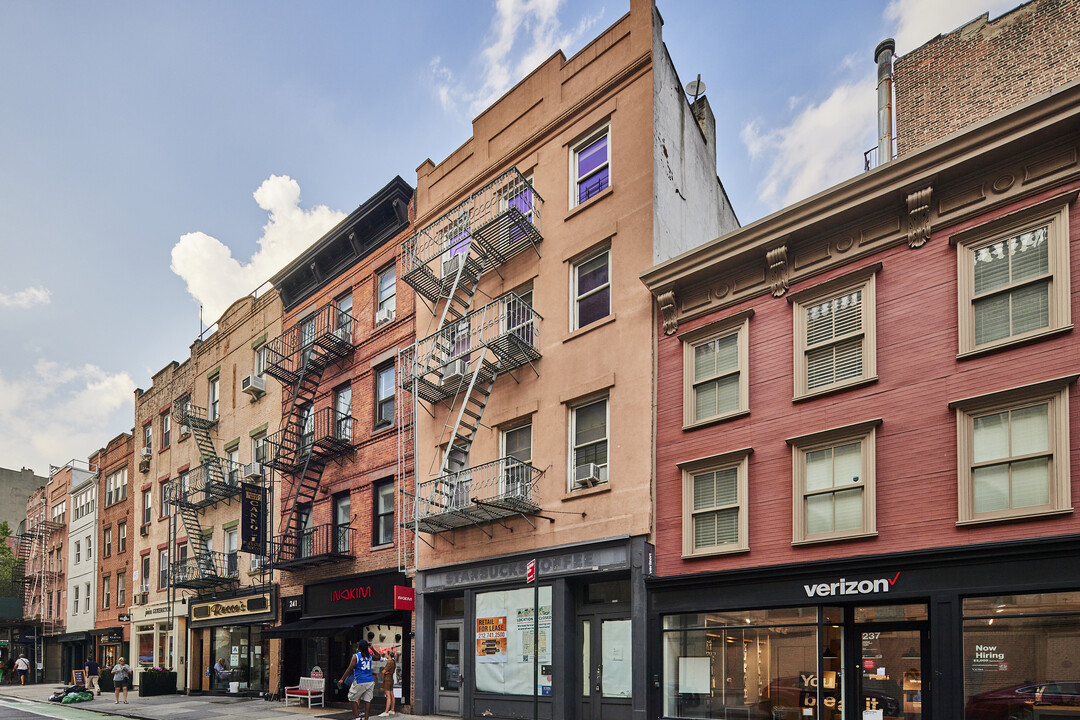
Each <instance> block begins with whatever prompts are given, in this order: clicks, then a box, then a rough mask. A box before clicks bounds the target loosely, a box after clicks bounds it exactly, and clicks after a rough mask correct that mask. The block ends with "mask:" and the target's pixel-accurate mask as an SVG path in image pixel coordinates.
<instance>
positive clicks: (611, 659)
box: [578, 612, 634, 720]
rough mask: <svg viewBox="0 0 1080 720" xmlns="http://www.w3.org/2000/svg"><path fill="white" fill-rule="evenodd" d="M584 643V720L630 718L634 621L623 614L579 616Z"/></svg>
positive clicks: (581, 690) (581, 638) (582, 674)
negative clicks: (631, 624)
mask: <svg viewBox="0 0 1080 720" xmlns="http://www.w3.org/2000/svg"><path fill="white" fill-rule="evenodd" d="M578 638H580V642H581V686H580V690H579V692H580V693H581V712H580V714H579V716H580V717H581V718H582V720H601V719H602V720H619V719H621V718H629V717H630V702H631V695H632V693H633V687H632V681H633V676H632V674H631V658H632V657H633V654H634V647H633V643H632V642H631V640H632V638H631V634H630V618H629V617H628V616H627V615H626V614H625V613H622V612H619V613H614V614H613V613H600V612H596V613H591V614H587V615H586V614H581V613H579V614H578Z"/></svg>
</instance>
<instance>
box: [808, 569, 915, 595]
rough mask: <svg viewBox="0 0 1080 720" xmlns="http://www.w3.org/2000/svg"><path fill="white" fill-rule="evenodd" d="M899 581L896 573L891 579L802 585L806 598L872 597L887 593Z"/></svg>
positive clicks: (845, 580)
mask: <svg viewBox="0 0 1080 720" xmlns="http://www.w3.org/2000/svg"><path fill="white" fill-rule="evenodd" d="M899 579H900V573H899V572H897V573H896V575H894V576H893V577H891V578H887V577H883V578H874V579H870V580H848V579H847V578H840V579H839V580H837V581H836V582H829V583H815V584H811V585H803V590H805V591H806V597H811V598H812V597H836V596H839V595H872V594H874V593H887V592H889V588H891V587H892V586H893V585H895V584H896V581H897V580H899Z"/></svg>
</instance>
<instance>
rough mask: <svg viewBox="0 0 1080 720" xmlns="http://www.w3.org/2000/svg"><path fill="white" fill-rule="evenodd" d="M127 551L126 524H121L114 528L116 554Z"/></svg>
mask: <svg viewBox="0 0 1080 720" xmlns="http://www.w3.org/2000/svg"><path fill="white" fill-rule="evenodd" d="M126 550H127V523H126V522H122V523H120V524H119V525H117V526H116V552H124V551H126Z"/></svg>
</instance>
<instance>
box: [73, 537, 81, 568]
mask: <svg viewBox="0 0 1080 720" xmlns="http://www.w3.org/2000/svg"><path fill="white" fill-rule="evenodd" d="M81 562H82V541H81V540H76V541H75V564H76V565H77V564H79V563H81Z"/></svg>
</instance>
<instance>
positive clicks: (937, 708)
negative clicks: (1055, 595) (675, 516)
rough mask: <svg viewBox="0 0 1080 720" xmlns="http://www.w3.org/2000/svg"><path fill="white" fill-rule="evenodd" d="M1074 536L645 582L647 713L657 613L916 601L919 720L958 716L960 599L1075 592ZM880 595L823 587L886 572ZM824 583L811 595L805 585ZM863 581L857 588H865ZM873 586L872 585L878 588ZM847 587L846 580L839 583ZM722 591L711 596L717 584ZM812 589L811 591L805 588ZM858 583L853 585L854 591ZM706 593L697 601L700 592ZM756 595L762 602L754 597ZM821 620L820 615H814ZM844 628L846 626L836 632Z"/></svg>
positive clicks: (658, 654)
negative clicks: (922, 687) (923, 635)
mask: <svg viewBox="0 0 1080 720" xmlns="http://www.w3.org/2000/svg"><path fill="white" fill-rule="evenodd" d="M1078 547H1080V535H1067V536H1058V537H1053V538H1037V539H1032V540H1016V541H1007V542H1000V543H986V544H981V545H970V546H961V547H949V548H943V549H937V550H928V551H911V552H903V553H890V554H884V555H878V556H861V557H856V558H848V559H842V560H831V561H824V562H817V563H800V564H792V565H783V566H771V567H764V568H754V569H749V570H735V571H728V572H709V573H699V574H695V575H680V576H674V577H666V578H663V577H652V578H649V579H648V580H647V587H648V616H647V620H646V625H647V633H648V635H647V637H648V647H649V648H651V650H650V651H649V652H647V653H646V655H647V665H648V670H647V672H648V676H649V678H651V679H652V680H653V682H650V683H648V688H649V691H648V694H649V697H648V701H647V702H648V716H649V717H656V718H665V717H669V716H665V715H664V714H663V687H662V682H661V678H663V676H664V675H663V635H664V631H663V618H664V616H667V615H679V614H688V613H701V612H718V611H735V610H756V609H769V608H785V607H812V606H817V607H849V606H856V605H860V606H861V605H893V604H903V603H916V602H925V603H926V604H927V610H928V613H929V628H930V641H929V645H930V652H929V655H928V657H927V665H926V667H927V668H928V669H929V670H930V673H931V677H930V678H929V680H930V685H931V687H932V690H931V691H930V698H929V699H930V706H929V712H927V708H926V705H925V704H924V706H923V707H924V717H925V718H926V719H927V720H949V719H950V718H962V717H964V702H965V695H964V680H963V678H964V674H963V666H964V657H963V613H962V603H963V600H964V598H966V597H978V596H984V595H1016V594H1025V593H1045V592H1064V591H1077V590H1080V563H1078V562H1076V560H1077V557H1078V553H1077V548H1078ZM897 572H899V573H900V575H899V577H897V578H896V582H895V584H893V585H890V586H889V590H888V591H887V592H878V593H858V592H856V593H854V594H843V595H840V594H837V595H833V594H831V593H832V583H837V582H839V580H840V579H841V578H844V580H845V582H846V583H850V582H851V581H856V582H860V581H863V580H874V579H881V578H885V579H888V578H891V577H894V574H895V573H897ZM819 584H829V586H830V588H829V590H830V595H828V596H826V597H817V596H816V595H815V597H810V596H809V594H808V593H807V591H806V588H805V586H806V585H812V586H813V587H815V588H816V586H818V585H819ZM864 587H865V586H864ZM879 587H880V586H879ZM848 588H850V585H848V586H847V587H845V589H848ZM718 589H719V590H721V592H719V593H718V592H716V591H717V590H718ZM812 589H813V588H812ZM858 589H859V588H858V586H857V585H856V587H855V590H856V591H857V590H858ZM710 596H711V597H715V598H718V600H717V601H715V602H712V603H705V602H703V601H702V600H701V599H700V598H703V597H710ZM762 598H768V600H767V601H766V602H762ZM819 626H820V621H819ZM850 632H853V630H851V629H849V628H847V626H845V633H850Z"/></svg>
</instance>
